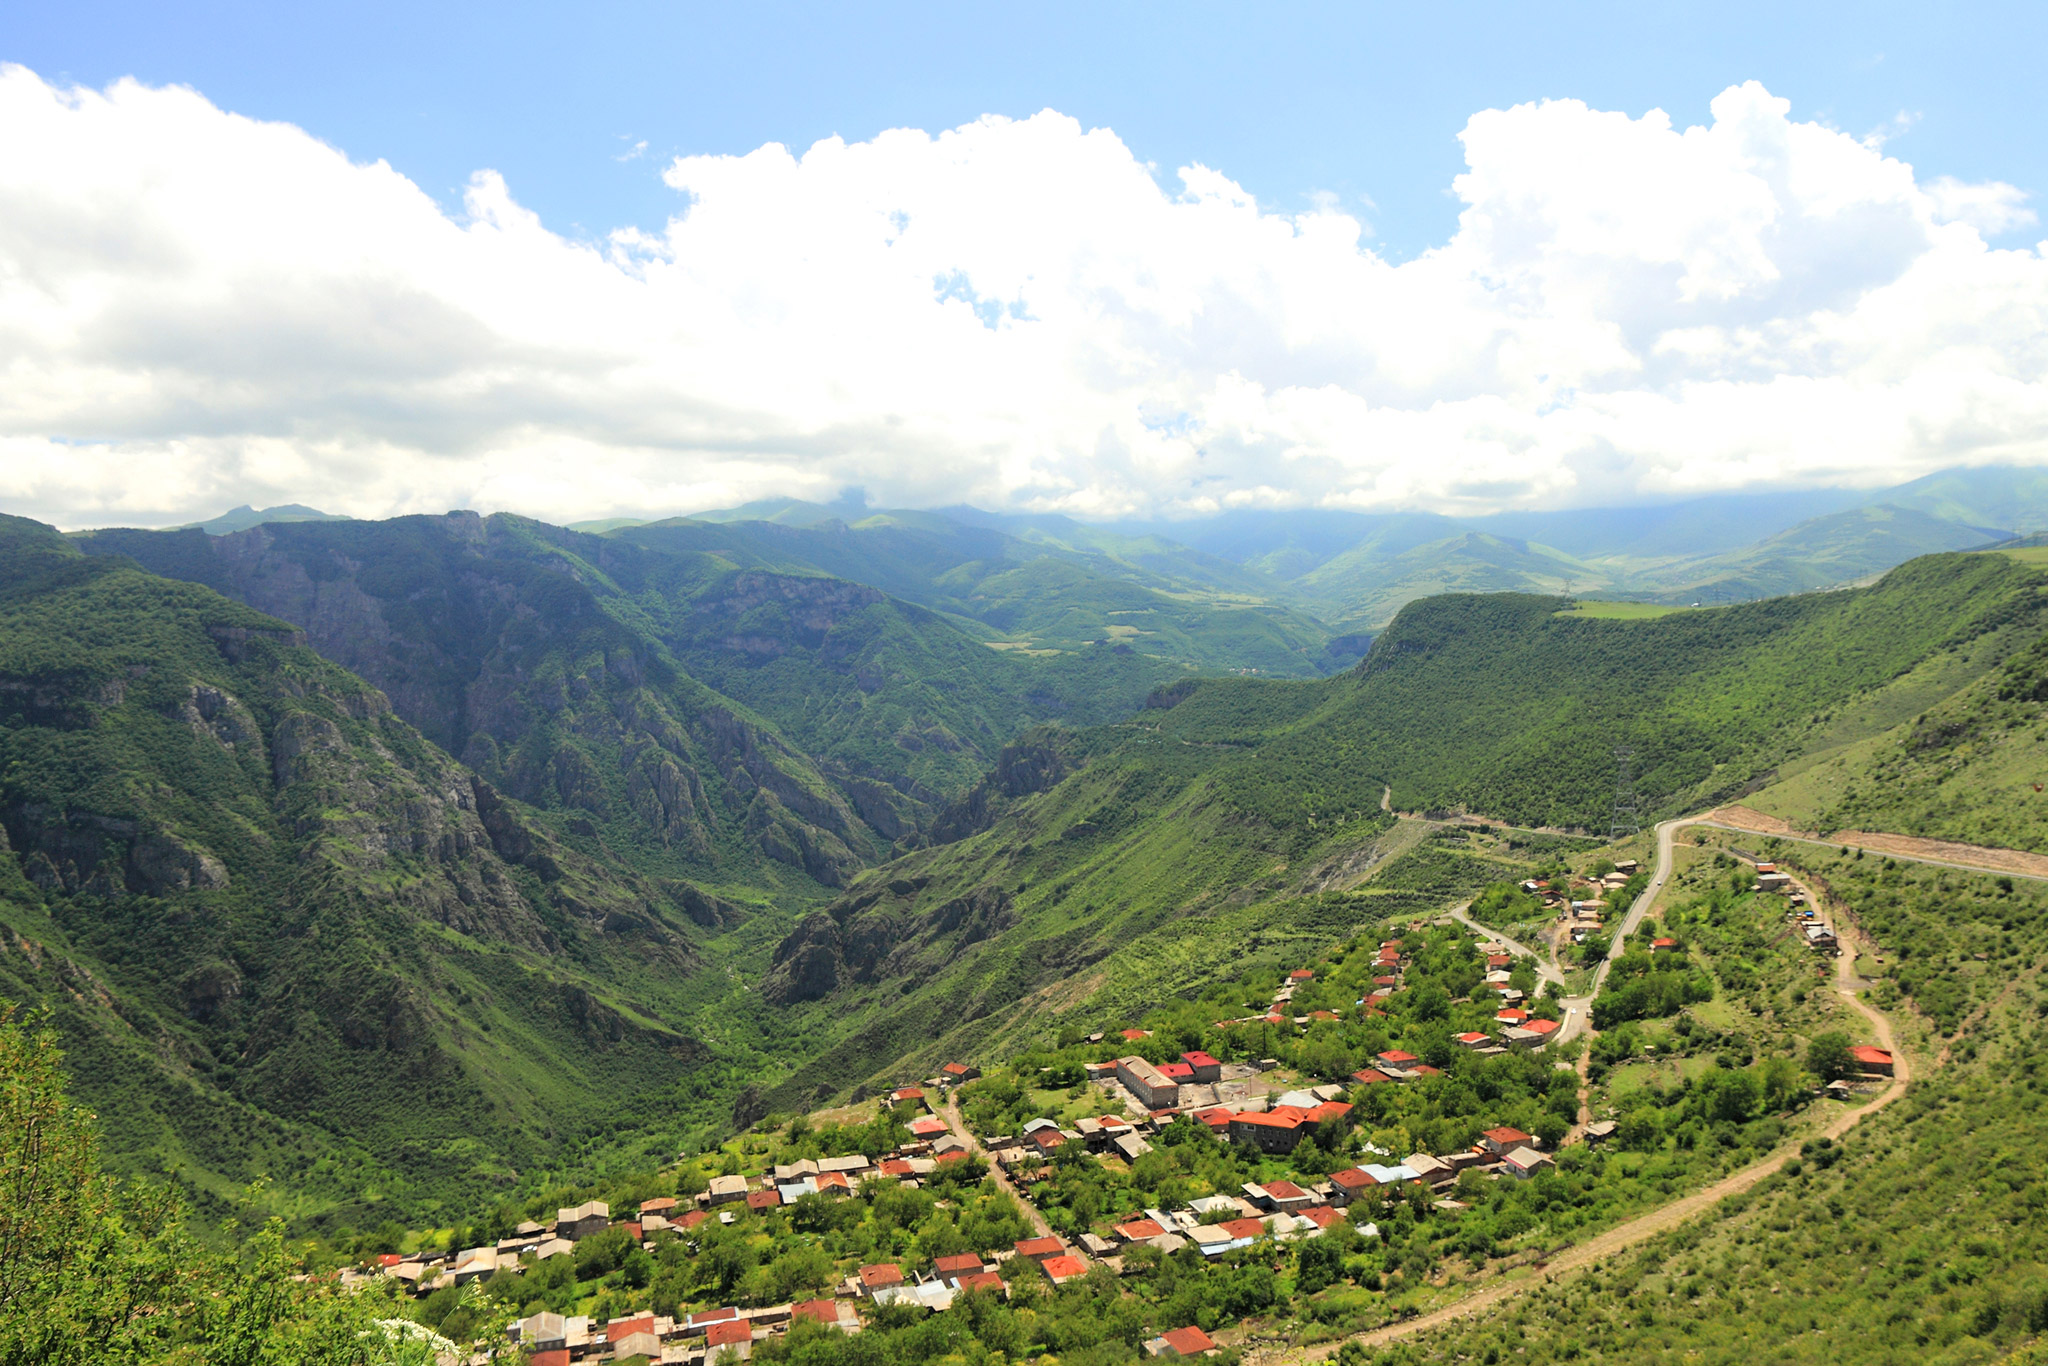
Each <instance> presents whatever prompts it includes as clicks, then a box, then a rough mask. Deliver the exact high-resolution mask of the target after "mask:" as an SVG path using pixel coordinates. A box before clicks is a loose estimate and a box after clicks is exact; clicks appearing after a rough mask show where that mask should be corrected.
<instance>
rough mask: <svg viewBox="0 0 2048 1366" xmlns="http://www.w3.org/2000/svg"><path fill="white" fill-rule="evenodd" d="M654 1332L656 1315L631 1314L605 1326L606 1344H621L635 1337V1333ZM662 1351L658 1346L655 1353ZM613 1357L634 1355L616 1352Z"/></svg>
mask: <svg viewBox="0 0 2048 1366" xmlns="http://www.w3.org/2000/svg"><path fill="white" fill-rule="evenodd" d="M653 1331H654V1315H652V1314H629V1315H627V1316H626V1317H625V1318H622V1319H613V1320H611V1321H610V1322H608V1323H606V1324H605V1326H604V1340H605V1341H606V1342H621V1341H623V1340H625V1339H626V1338H629V1337H631V1336H633V1335H634V1334H635V1333H652V1332H653ZM657 1341H659V1340H658V1339H657ZM660 1350H661V1348H660V1347H659V1346H657V1347H656V1348H655V1351H657V1352H659V1351H660ZM613 1355H615V1356H631V1355H632V1353H631V1352H615V1353H614V1354H613Z"/></svg>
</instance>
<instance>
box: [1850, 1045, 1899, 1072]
mask: <svg viewBox="0 0 2048 1366" xmlns="http://www.w3.org/2000/svg"><path fill="white" fill-rule="evenodd" d="M1849 1057H1850V1060H1851V1061H1853V1062H1854V1063H1855V1064H1856V1067H1857V1069H1858V1070H1859V1071H1861V1072H1862V1073H1863V1074H1864V1075H1865V1076H1872V1075H1875V1076H1880V1077H1889V1076H1891V1075H1892V1065H1893V1064H1892V1055H1891V1054H1889V1053H1887V1052H1885V1051H1884V1050H1883V1049H1882V1048H1872V1047H1871V1046H1870V1045H1869V1044H1857V1045H1856V1046H1855V1047H1854V1048H1852V1049H1850V1050H1849Z"/></svg>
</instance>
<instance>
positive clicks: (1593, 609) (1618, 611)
mask: <svg viewBox="0 0 2048 1366" xmlns="http://www.w3.org/2000/svg"><path fill="white" fill-rule="evenodd" d="M1691 610H1692V609H1691V608H1689V607H1677V606H1667V605H1665V604H1662V603H1655V602H1599V601H1593V602H1588V601H1586V600H1584V599H1580V600H1579V602H1578V603H1576V604H1575V605H1574V606H1572V607H1569V608H1567V609H1565V610H1564V611H1562V612H1559V613H1558V614H1557V615H1558V616H1561V617H1591V618H1593V619H1595V620H1599V621H1650V620H1653V619H1654V618H1657V617H1668V616H1670V615H1671V614H1672V613H1673V612H1689V611H1691Z"/></svg>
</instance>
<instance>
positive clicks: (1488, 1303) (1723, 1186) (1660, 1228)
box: [1245, 818, 1912, 1366]
mask: <svg viewBox="0 0 2048 1366" xmlns="http://www.w3.org/2000/svg"><path fill="white" fill-rule="evenodd" d="M1713 824H1716V822H1714V821H1712V820H1709V819H1705V818H1702V819H1698V820H1675V821H1665V822H1664V823H1663V824H1661V825H1659V826H1658V827H1657V868H1656V871H1655V872H1654V873H1653V874H1652V875H1651V878H1650V885H1649V887H1648V888H1647V889H1646V890H1645V891H1644V893H1643V895H1642V896H1641V897H1639V898H1637V900H1636V903H1635V905H1634V906H1633V907H1631V908H1630V910H1629V913H1628V916H1627V918H1626V919H1625V920H1623V922H1622V926H1621V929H1620V931H1619V932H1617V933H1616V935H1615V938H1614V945H1615V947H1614V952H1613V954H1612V955H1610V961H1611V959H1612V957H1618V956H1619V955H1620V952H1621V942H1622V940H1623V939H1624V938H1626V937H1627V935H1628V934H1629V933H1630V932H1632V931H1633V930H1634V929H1635V928H1636V926H1637V925H1639V924H1640V923H1641V922H1642V919H1643V917H1644V916H1645V915H1646V914H1648V912H1649V909H1650V906H1651V904H1652V903H1653V902H1654V901H1655V900H1656V897H1657V893H1658V892H1660V891H1662V890H1663V888H1664V884H1665V882H1666V881H1668V880H1669V878H1670V874H1671V868H1672V842H1673V838H1674V836H1676V835H1677V833H1678V831H1679V830H1680V829H1682V828H1684V827H1685V826H1688V825H1713ZM1807 895H1808V898H1809V900H1811V898H1812V892H1811V891H1810V890H1808V892H1807ZM1814 904H1816V905H1817V904H1819V903H1817V902H1816V903H1814ZM1844 928H1847V927H1844ZM1848 934H1849V935H1850V936H1853V935H1854V934H1855V931H1854V930H1853V929H1849V930H1848ZM1845 938H1846V936H1845ZM1859 943H1860V940H1859ZM1856 951H1857V950H1856V949H1855V948H1852V947H1849V946H1848V945H1847V944H1846V943H1845V946H1844V948H1843V952H1842V956H1841V957H1839V958H1837V959H1836V960H1835V990H1836V991H1837V992H1839V993H1840V994H1841V996H1842V998H1843V999H1844V1000H1846V1001H1847V1002H1848V1003H1849V1005H1850V1006H1851V1007H1852V1008H1853V1009H1854V1010H1855V1011H1856V1012H1857V1013H1858V1014H1860V1015H1862V1016H1863V1017H1864V1018H1865V1019H1866V1020H1867V1021H1869V1023H1870V1027H1871V1030H1872V1032H1873V1033H1875V1034H1876V1036H1877V1039H1878V1043H1879V1046H1880V1047H1882V1048H1884V1049H1885V1050H1886V1051H1887V1052H1889V1053H1890V1054H1891V1055H1892V1057H1893V1059H1894V1060H1895V1061H1894V1064H1893V1066H1894V1073H1895V1075H1894V1076H1893V1077H1892V1080H1891V1083H1890V1085H1888V1086H1887V1087H1886V1088H1885V1091H1884V1093H1883V1094H1882V1095H1880V1096H1879V1097H1878V1098H1877V1099H1876V1100H1874V1101H1872V1102H1870V1103H1869V1104H1867V1105H1862V1106H1858V1107H1856V1108H1854V1109H1850V1110H1845V1111H1844V1112H1843V1113H1842V1114H1840V1115H1838V1116H1836V1117H1835V1119H1834V1120H1832V1121H1831V1122H1830V1123H1829V1124H1828V1125H1827V1127H1826V1128H1824V1129H1823V1130H1822V1131H1821V1132H1822V1134H1823V1135H1825V1136H1826V1137H1828V1138H1830V1139H1839V1138H1841V1137H1842V1135H1844V1134H1846V1133H1848V1132H1849V1131H1850V1130H1851V1129H1853V1128H1855V1127H1856V1126H1857V1125H1858V1124H1861V1123H1862V1122H1863V1121H1864V1120H1866V1119H1868V1118H1869V1117H1870V1116H1872V1115H1874V1114H1876V1113H1877V1112H1878V1111H1880V1110H1882V1109H1884V1108H1885V1107H1886V1106H1888V1105H1890V1104H1892V1103H1893V1102H1894V1101H1896V1100H1898V1099H1899V1097H1901V1096H1903V1095H1904V1094H1905V1093H1906V1084H1907V1083H1908V1082H1909V1081H1911V1080H1912V1066H1911V1063H1910V1062H1909V1060H1908V1059H1907V1058H1906V1057H1905V1056H1904V1055H1903V1054H1901V1053H1900V1052H1899V1050H1898V1048H1897V1047H1896V1046H1895V1044H1894V1042H1893V1038H1892V1027H1891V1022H1890V1021H1889V1020H1887V1019H1886V1018H1885V1017H1884V1015H1883V1013H1882V1012H1880V1011H1878V1010H1877V1009H1875V1008H1874V1007H1872V1006H1871V1005H1870V1004H1869V1003H1868V1002H1867V1001H1865V1000H1863V999H1862V998H1861V997H1860V996H1858V995H1857V994H1856V991H1855V988H1854V986H1853V982H1854V965H1855V961H1856ZM1606 969H1607V965H1606V964H1605V963H1603V964H1601V967H1600V971H1599V973H1598V974H1597V975H1596V977H1595V983H1596V985H1595V987H1594V990H1595V991H1596V992H1597V991H1598V990H1599V986H1598V983H1599V982H1603V981H1605V980H1606V975H1607V972H1606ZM1588 999H1589V1000H1590V998H1588ZM1583 1061H1584V1060H1583V1059H1582V1060H1581V1062H1582V1064H1583ZM1581 1075H1582V1076H1583V1075H1584V1073H1583V1072H1582V1073H1581ZM1583 1114H1584V1112H1582V1122H1583ZM1796 1153H1797V1149H1796V1148H1795V1147H1794V1146H1793V1145H1791V1144H1787V1145H1786V1146H1785V1147H1783V1148H1780V1149H1779V1150H1778V1151H1777V1152H1774V1153H1772V1154H1771V1155H1770V1156H1769V1157H1766V1158H1762V1159H1760V1160H1758V1161H1756V1162H1753V1163H1751V1164H1750V1165H1749V1166H1747V1167H1744V1168H1743V1169H1742V1170H1741V1171H1738V1172H1733V1173H1731V1174H1729V1175H1727V1176H1724V1177H1722V1178H1721V1179H1720V1180H1719V1181H1716V1182H1715V1183H1714V1184H1713V1185H1711V1186H1708V1187H1706V1188H1705V1189H1703V1190H1698V1191H1695V1192H1693V1193H1692V1194H1691V1195H1688V1196H1685V1197H1684V1198H1682V1199H1679V1200H1674V1201H1672V1202H1671V1203H1670V1204H1668V1205H1665V1206H1662V1207H1661V1208H1659V1209H1654V1210H1651V1211H1650V1212H1649V1213H1648V1214H1643V1215H1639V1216H1637V1217H1636V1218H1634V1219H1631V1220H1629V1221H1628V1222H1626V1223H1623V1224H1617V1225H1616V1226H1615V1227H1613V1228H1611V1229H1609V1230H1607V1231H1606V1232H1605V1233H1601V1234H1597V1235H1595V1236H1594V1237H1593V1238H1590V1239H1588V1240H1587V1241H1586V1242H1583V1243H1578V1244H1575V1245H1574V1246H1572V1247H1569V1248H1566V1249H1565V1250H1564V1251H1562V1252H1560V1253H1559V1254H1558V1255H1557V1256H1555V1257H1552V1258H1551V1259H1550V1260H1549V1261H1548V1262H1546V1263H1544V1264H1543V1265H1542V1266H1541V1267H1540V1268H1539V1269H1538V1270H1522V1271H1517V1272H1511V1273H1509V1274H1507V1275H1505V1276H1498V1277H1495V1278H1493V1279H1491V1280H1489V1281H1485V1282H1482V1283H1481V1285H1480V1288H1479V1289H1477V1290H1475V1291H1473V1292H1472V1293H1471V1294H1469V1295H1467V1296H1465V1297H1464V1298H1463V1299H1461V1300H1459V1301H1458V1302H1457V1303H1455V1304H1448V1305H1445V1306H1444V1307H1443V1308H1441V1309H1437V1310H1434V1311H1432V1312H1430V1313H1427V1314H1422V1315H1419V1316H1417V1317H1415V1318H1412V1319H1404V1320H1402V1321H1401V1322H1399V1323H1390V1324H1388V1325H1386V1326H1385V1327H1384V1328H1376V1329H1373V1330H1372V1331H1371V1332H1367V1333H1359V1334H1356V1335H1354V1336H1353V1337H1351V1338H1340V1339H1338V1340H1336V1341H1333V1342H1324V1343H1318V1344H1316V1345H1315V1346H1313V1347H1299V1348H1283V1349H1264V1348H1262V1349H1256V1350H1254V1351H1252V1352H1250V1353H1247V1354H1246V1357H1245V1360H1246V1361H1247V1362H1248V1363H1250V1364H1251V1366H1296V1364H1297V1363H1307V1362H1316V1361H1327V1360H1329V1359H1330V1358H1331V1357H1333V1356H1335V1355H1336V1354H1337V1352H1338V1350H1339V1349H1340V1348H1341V1347H1342V1346H1343V1345H1344V1343H1345V1342H1347V1341H1349V1342H1359V1343H1363V1344H1364V1345H1365V1346H1367V1347H1380V1346H1384V1345H1385V1344H1387V1343H1390V1342H1398V1341H1400V1340H1401V1339H1403V1338H1410V1337H1415V1336H1417V1335H1418V1334H1421V1333H1427V1332H1430V1331H1431V1330H1433V1329H1437V1328H1442V1327H1444V1326H1446V1325H1448V1324H1451V1323H1455V1322H1457V1321H1458V1320H1460V1319H1467V1318H1471V1317H1472V1316H1474V1315H1475V1314H1481V1313H1484V1312H1485V1311H1486V1310H1488V1309H1491V1308H1492V1307H1493V1306H1495V1305H1497V1304H1499V1303H1501V1302H1502V1301H1503V1300H1506V1299H1509V1298H1511V1297H1513V1296H1515V1295H1519V1294H1521V1293H1522V1292H1524V1291H1526V1290H1529V1289H1532V1288H1535V1287H1538V1286H1541V1285H1543V1284H1545V1283H1547V1282H1549V1281H1551V1280H1554V1279H1556V1278H1557V1277H1559V1276H1563V1275H1567V1274H1570V1273H1572V1272H1575V1271H1579V1270H1582V1269H1584V1268H1585V1267H1588V1266H1590V1265H1592V1264H1593V1263H1594V1262H1597V1261H1601V1260H1603V1259H1605V1258H1609V1257H1612V1256H1614V1255H1615V1254H1616V1253H1618V1252H1623V1251H1626V1250H1627V1249H1629V1248H1631V1247H1635V1246H1637V1245H1638V1244H1640V1243H1644V1242H1647V1241H1649V1240H1650V1239H1652V1238H1654V1237H1656V1236H1657V1235H1658V1234H1660V1233H1667V1232H1669V1231H1670V1230H1672V1229H1674V1228H1677V1227H1678V1226H1679V1225H1680V1224H1682V1223H1684V1222H1685V1221H1686V1220H1688V1219H1690V1218H1692V1217H1693V1216H1694V1215H1696V1214H1703V1213H1705V1212H1706V1211H1708V1210H1710V1209H1712V1208H1713V1207H1714V1206H1715V1205H1717V1204H1719V1203H1721V1202H1722V1201H1723V1200H1726V1199H1728V1198H1729V1197H1730V1196H1733V1195H1739V1194H1741V1193H1742V1192H1743V1191H1746V1190H1749V1189H1750V1188H1751V1187H1753V1186H1755V1185H1756V1184H1757V1183H1758V1182H1759V1181H1762V1180H1763V1179H1764V1178H1765V1177H1767V1176H1770V1175H1771V1174H1772V1173H1774V1172H1776V1171H1777V1170H1778V1169H1779V1168H1780V1167H1783V1166H1784V1165H1785V1163H1786V1162H1787V1161H1788V1160H1790V1159H1791V1158H1792V1157H1794V1156H1795V1155H1796Z"/></svg>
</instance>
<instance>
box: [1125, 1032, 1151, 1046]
mask: <svg viewBox="0 0 2048 1366" xmlns="http://www.w3.org/2000/svg"><path fill="white" fill-rule="evenodd" d="M1151 1037H1152V1031H1151V1030H1149V1029H1126V1030H1125V1031H1124V1042H1125V1043H1136V1042H1137V1041H1138V1040H1140V1039H1149V1038H1151Z"/></svg>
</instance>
